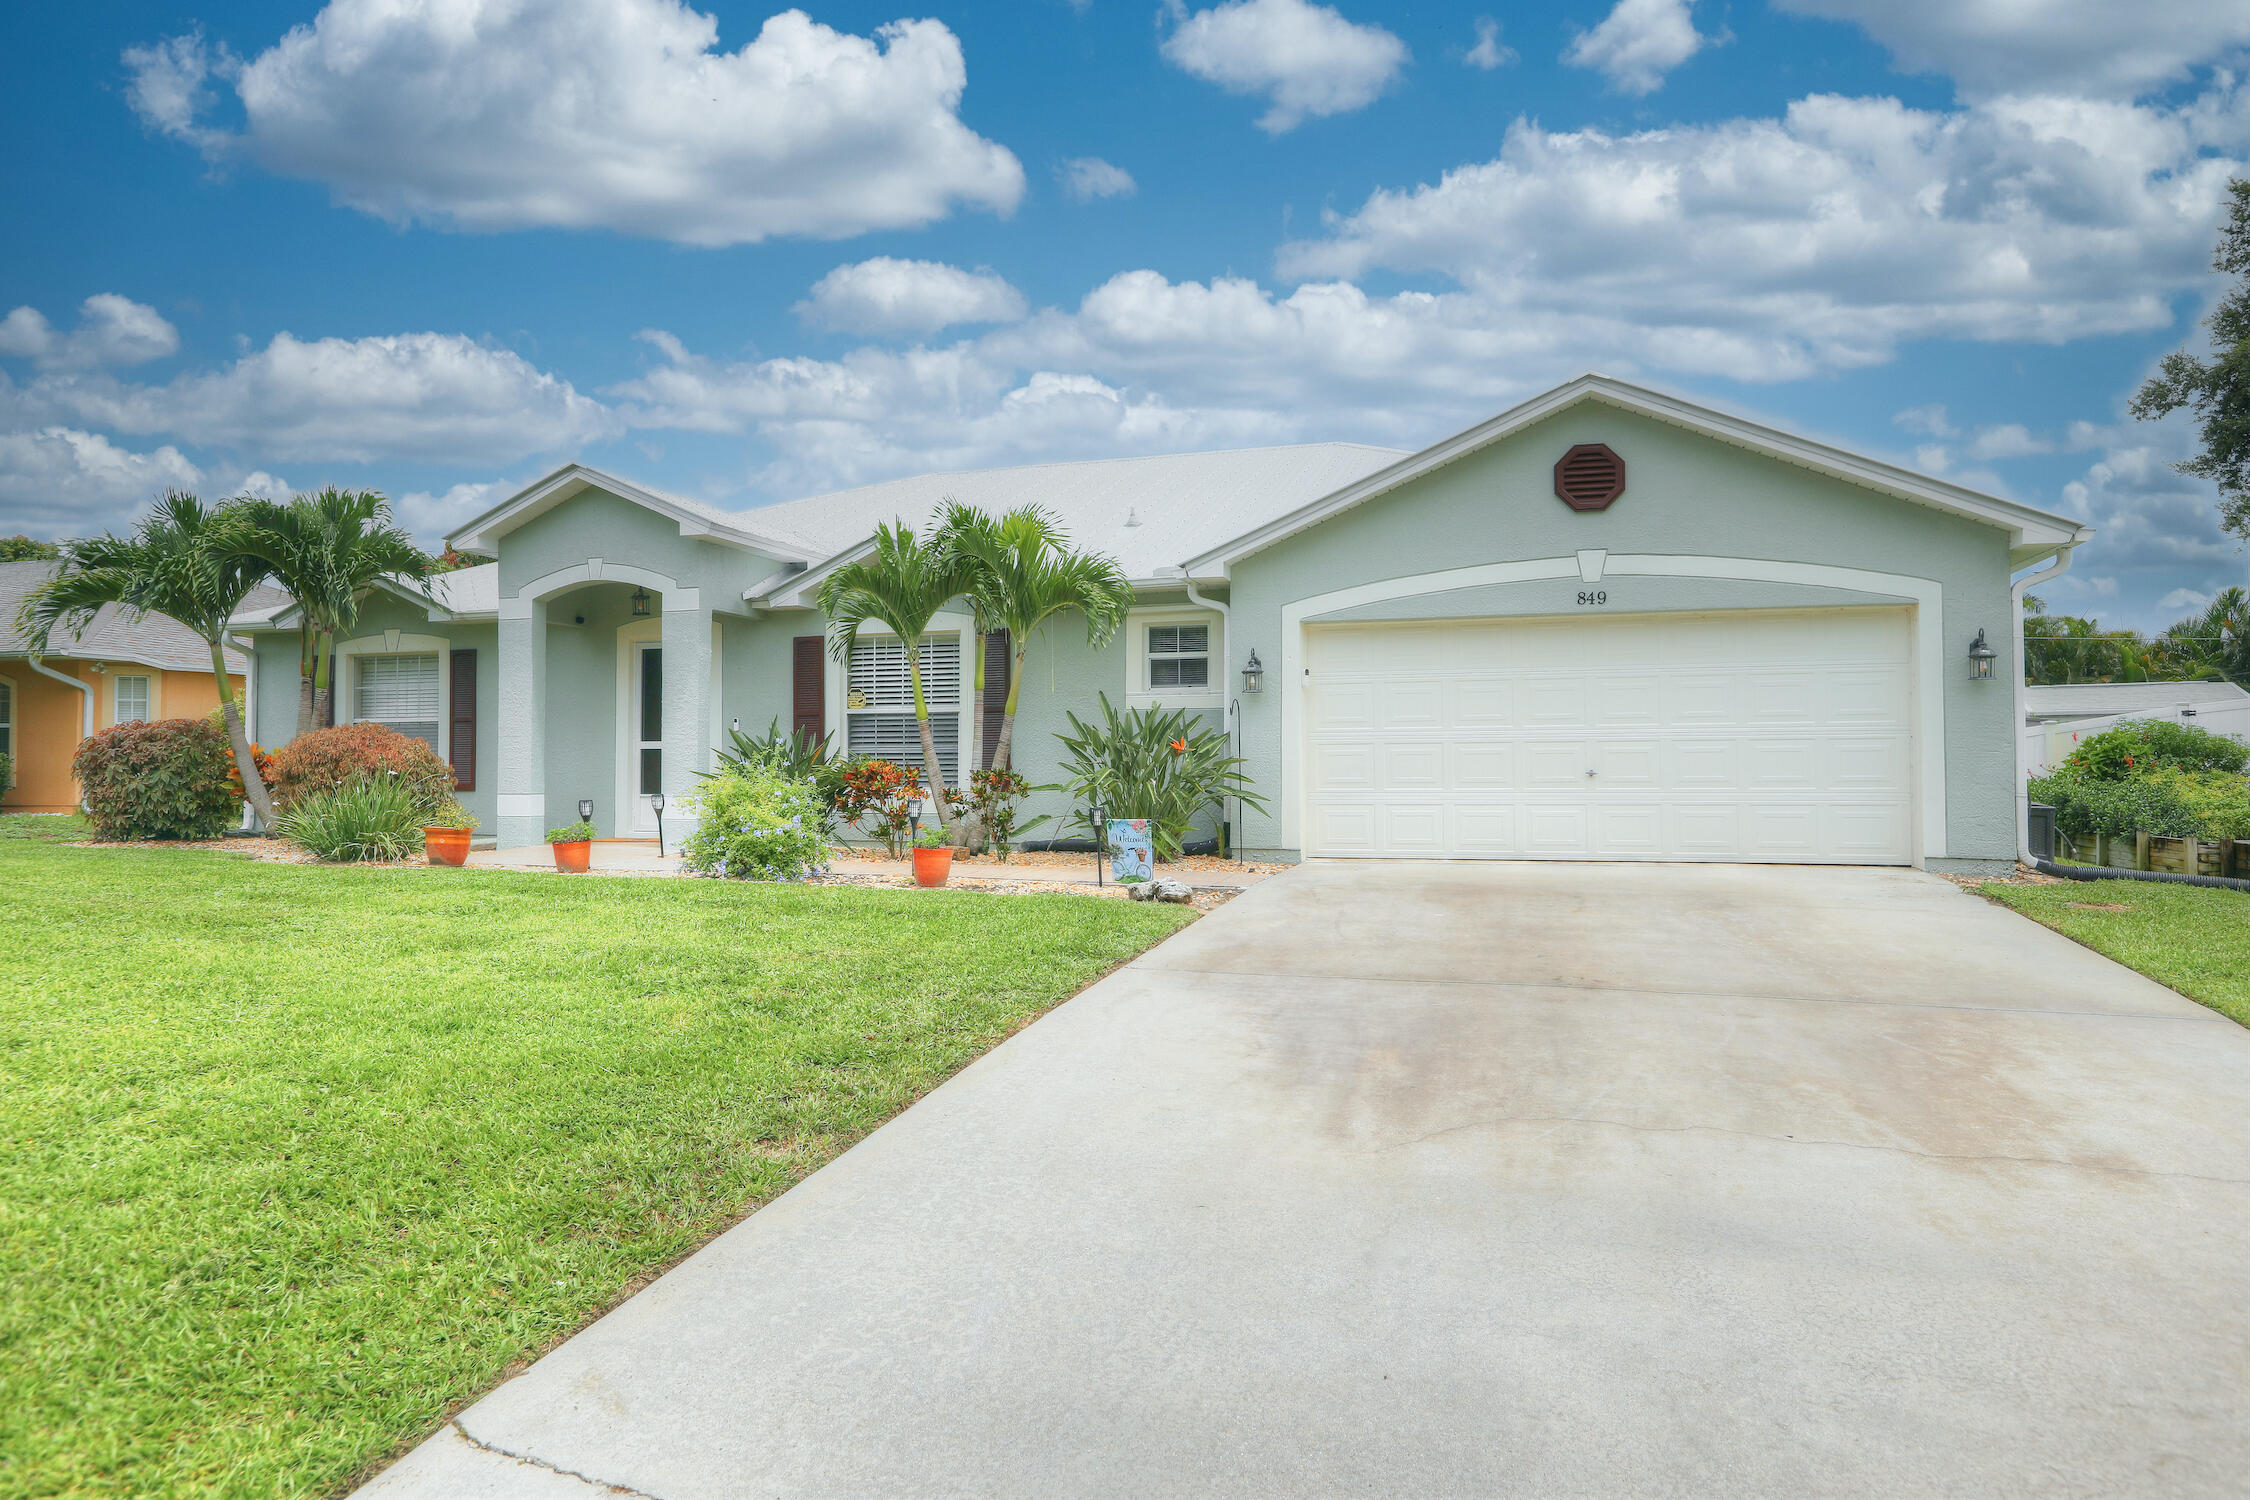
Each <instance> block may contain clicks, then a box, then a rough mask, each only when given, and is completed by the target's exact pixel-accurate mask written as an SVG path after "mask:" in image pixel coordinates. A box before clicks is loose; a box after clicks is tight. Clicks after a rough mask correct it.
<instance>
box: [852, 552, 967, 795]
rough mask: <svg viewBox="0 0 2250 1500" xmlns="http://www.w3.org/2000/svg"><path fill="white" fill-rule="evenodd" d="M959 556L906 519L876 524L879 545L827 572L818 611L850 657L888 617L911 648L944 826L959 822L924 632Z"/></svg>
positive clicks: (917, 708)
mask: <svg viewBox="0 0 2250 1500" xmlns="http://www.w3.org/2000/svg"><path fill="white" fill-rule="evenodd" d="M961 587H962V578H961V571H960V567H959V564H958V563H957V562H956V561H955V559H954V558H953V557H952V556H951V555H950V554H948V553H946V552H944V551H943V550H941V549H938V548H935V547H925V546H923V545H922V544H921V542H919V541H917V540H916V539H915V536H914V528H913V527H911V526H908V525H907V524H906V523H905V522H904V521H899V522H897V523H895V524H892V525H888V526H878V527H877V528H876V529H875V550H874V551H873V552H872V553H871V554H869V555H868V556H866V557H863V558H861V559H859V560H858V561H856V562H849V563H846V564H844V565H843V566H842V567H840V568H838V569H837V570H836V571H835V572H833V573H831V574H829V575H828V576H827V577H826V578H824V579H822V580H821V584H820V612H821V613H822V614H824V615H826V616H827V617H828V649H829V650H830V652H831V653H833V654H834V655H835V657H836V659H837V660H839V661H844V662H849V661H850V660H851V654H852V646H853V644H854V643H856V642H857V641H858V640H859V632H860V630H861V628H862V627H864V626H866V625H868V624H870V623H875V622H880V623H882V624H885V625H888V626H890V628H891V632H892V634H894V635H896V636H897V637H898V643H899V647H900V649H902V650H903V651H904V652H905V653H906V671H907V676H908V679H909V680H910V681H911V682H912V683H913V684H914V718H915V721H916V726H917V727H918V728H919V729H920V730H921V731H922V769H923V771H924V772H926V773H927V775H928V780H929V791H930V801H931V803H932V804H933V805H934V806H935V807H936V808H937V815H938V826H939V827H940V828H943V829H944V830H946V831H947V832H948V833H951V832H953V831H954V829H953V808H952V806H951V804H949V803H948V802H947V801H946V799H945V772H944V771H943V770H941V769H940V768H939V765H938V754H937V738H936V736H935V735H933V734H931V733H930V705H929V701H928V700H927V699H926V698H925V697H924V696H923V693H922V637H923V636H925V635H927V634H928V633H929V629H930V621H931V619H932V618H933V617H934V616H935V615H936V614H937V612H938V611H939V610H941V609H943V608H945V606H946V604H947V603H948V602H949V601H951V600H952V599H953V598H954V596H955V595H957V594H959V593H960V592H961Z"/></svg>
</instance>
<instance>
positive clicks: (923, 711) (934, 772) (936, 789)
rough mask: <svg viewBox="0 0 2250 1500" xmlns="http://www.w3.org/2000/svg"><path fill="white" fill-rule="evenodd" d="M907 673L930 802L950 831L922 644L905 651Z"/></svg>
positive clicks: (916, 644)
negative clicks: (926, 691) (925, 686)
mask: <svg viewBox="0 0 2250 1500" xmlns="http://www.w3.org/2000/svg"><path fill="white" fill-rule="evenodd" d="M906 674H907V677H908V678H909V679H910V680H911V681H912V682H913V684H914V727H915V728H917V729H919V730H921V731H922V773H923V775H924V776H925V777H926V778H927V784H928V789H929V793H930V802H931V804H932V805H933V806H935V807H936V808H937V820H938V827H940V828H942V829H944V830H945V831H946V832H947V833H951V832H952V831H953V809H952V808H951V807H950V806H949V805H947V803H946V800H945V770H944V768H943V766H942V765H941V764H940V763H939V761H938V753H937V736H936V735H935V734H933V733H931V732H930V705H929V702H928V701H927V700H926V699H924V698H923V696H922V643H921V642H920V641H916V642H915V643H914V644H913V645H912V646H911V647H909V648H908V650H907V653H906Z"/></svg>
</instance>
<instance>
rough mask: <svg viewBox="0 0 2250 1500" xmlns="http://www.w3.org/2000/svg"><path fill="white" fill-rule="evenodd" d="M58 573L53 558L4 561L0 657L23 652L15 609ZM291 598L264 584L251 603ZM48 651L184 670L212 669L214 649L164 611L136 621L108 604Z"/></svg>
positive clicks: (232, 663) (234, 657) (231, 655)
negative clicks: (85, 623) (46, 560)
mask: <svg viewBox="0 0 2250 1500" xmlns="http://www.w3.org/2000/svg"><path fill="white" fill-rule="evenodd" d="M54 571H55V565H54V564H53V563H51V562H13V563H0V656H21V655H22V654H23V652H24V645H25V642H24V638H23V633H22V632H21V631H19V630H17V629H16V611H17V610H18V609H19V608H21V607H22V605H23V601H24V596H25V595H27V594H29V593H30V592H31V591H32V590H33V589H35V588H37V587H38V586H39V585H40V584H41V583H43V582H45V581H46V580H47V579H48V578H50V577H52V576H53V574H54ZM287 597H288V596H287V595H285V594H283V593H282V592H281V590H279V589H275V588H263V587H261V588H259V589H257V590H254V591H253V592H252V594H251V596H250V598H249V600H248V601H246V603H247V605H248V606H249V607H250V608H251V609H265V608H271V607H276V606H279V605H281V604H283V603H285V602H287ZM246 612H247V611H246ZM47 655H49V656H62V657H74V658H77V659H79V660H84V661H129V662H137V663H139V664H140V665H142V666H147V667H158V668H168V669H170V670H173V671H179V672H208V671H210V670H211V651H210V648H209V647H207V646H205V645H204V644H203V640H202V637H200V636H198V635H197V634H196V633H195V632H194V631H192V630H190V629H188V628H187V627H186V626H185V625H182V624H180V623H178V622H177V621H174V620H169V619H166V618H165V617H164V616H162V615H142V616H140V617H139V618H137V619H136V618H134V617H133V616H132V615H131V614H130V613H129V612H128V611H126V610H123V609H120V608H119V607H118V606H116V605H114V604H108V605H104V606H103V607H102V609H101V611H100V612H99V613H98V614H96V615H95V616H94V618H93V620H92V621H91V622H90V623H89V624H88V625H87V626H86V628H85V629H84V630H83V631H80V632H78V633H76V634H67V633H65V632H63V631H60V630H58V631H56V632H55V634H54V636H53V638H52V639H51V640H49V642H48V643H47ZM246 665H247V663H246V662H245V660H244V658H243V655H242V653H241V652H239V651H235V650H232V649H230V650H228V652H227V666H228V667H229V668H230V669H232V670H234V671H237V672H239V671H242V670H243V669H244V667H245V666H246Z"/></svg>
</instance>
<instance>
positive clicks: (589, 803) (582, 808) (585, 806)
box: [578, 797, 594, 823]
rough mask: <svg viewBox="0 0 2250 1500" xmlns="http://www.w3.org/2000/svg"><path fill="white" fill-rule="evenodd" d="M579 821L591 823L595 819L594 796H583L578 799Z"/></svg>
mask: <svg viewBox="0 0 2250 1500" xmlns="http://www.w3.org/2000/svg"><path fill="white" fill-rule="evenodd" d="M578 821H579V822H581V823H591V822H593V821H594V799H593V798H591V797H581V798H579V799H578Z"/></svg>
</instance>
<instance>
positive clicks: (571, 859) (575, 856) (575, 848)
mask: <svg viewBox="0 0 2250 1500" xmlns="http://www.w3.org/2000/svg"><path fill="white" fill-rule="evenodd" d="M549 847H550V848H552V849H553V850H554V851H555V868H556V869H558V870H560V871H562V872H563V873H564V874H566V875H583V874H585V873H586V867H587V866H589V865H591V864H592V863H593V862H594V846H593V845H592V844H591V843H589V842H587V841H585V840H583V839H581V840H580V841H579V842H577V843H575V844H553V845H550V846H549Z"/></svg>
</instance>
